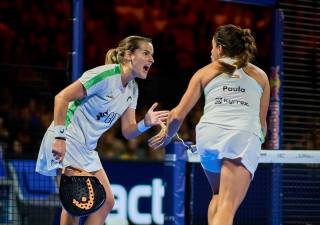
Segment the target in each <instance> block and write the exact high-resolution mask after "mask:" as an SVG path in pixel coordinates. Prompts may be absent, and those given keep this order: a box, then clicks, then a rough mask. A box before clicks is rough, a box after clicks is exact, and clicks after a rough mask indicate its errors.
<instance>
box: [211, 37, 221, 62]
mask: <svg viewBox="0 0 320 225" xmlns="http://www.w3.org/2000/svg"><path fill="white" fill-rule="evenodd" d="M219 51H220V50H219V47H218V46H217V43H216V41H215V40H214V38H213V39H212V49H211V61H212V62H213V61H214V60H216V59H218V58H220V57H219Z"/></svg>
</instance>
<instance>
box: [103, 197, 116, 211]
mask: <svg viewBox="0 0 320 225" xmlns="http://www.w3.org/2000/svg"><path fill="white" fill-rule="evenodd" d="M114 204H115V200H114V197H113V196H108V197H107V199H106V201H105V203H104V207H103V208H104V210H105V212H106V213H109V212H110V211H111V210H112V208H113V206H114Z"/></svg>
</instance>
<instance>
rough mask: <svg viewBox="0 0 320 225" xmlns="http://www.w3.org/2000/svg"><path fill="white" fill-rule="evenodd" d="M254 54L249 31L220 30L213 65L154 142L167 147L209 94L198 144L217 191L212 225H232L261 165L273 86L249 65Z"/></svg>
mask: <svg viewBox="0 0 320 225" xmlns="http://www.w3.org/2000/svg"><path fill="white" fill-rule="evenodd" d="M255 50H256V46H255V40H254V38H253V36H252V35H251V32H250V30H249V29H241V28H239V27H236V26H234V25H223V26H220V27H218V29H217V31H216V33H215V34H214V36H213V39H212V50H211V59H212V63H210V64H208V65H207V66H205V67H203V68H201V69H200V70H198V71H197V72H196V73H195V74H194V75H193V77H192V79H191V81H190V82H189V86H188V88H187V90H186V92H185V94H184V96H183V97H182V99H181V101H180V103H179V104H178V106H176V107H175V108H174V109H173V110H172V111H171V112H170V114H169V117H168V122H167V127H165V126H163V129H162V130H161V131H160V132H159V134H158V135H156V136H154V137H153V138H151V139H150V140H149V141H150V142H149V144H150V147H152V148H155V149H157V148H159V147H162V146H164V145H167V144H168V143H169V142H170V141H171V138H172V137H173V136H175V134H176V132H177V131H178V130H179V128H180V126H181V125H182V122H183V120H184V118H185V117H186V115H187V114H188V113H189V111H190V110H191V109H192V108H193V106H194V105H195V104H196V102H197V101H198V100H199V98H200V97H201V94H202V90H203V91H204V94H205V98H206V102H205V106H204V114H203V116H202V117H201V119H200V122H199V123H198V125H197V128H196V140H197V149H198V151H199V154H200V162H201V165H202V167H203V169H204V172H205V174H206V176H207V178H208V180H209V183H210V185H211V189H212V191H213V197H212V200H211V202H210V205H209V209H208V224H209V225H232V224H233V219H234V215H235V213H236V211H237V209H238V207H239V205H240V204H241V202H242V201H243V199H244V197H245V195H246V193H247V190H248V188H249V185H250V182H251V179H252V178H253V176H254V172H255V170H256V168H257V165H258V161H259V152H260V150H261V143H262V142H263V141H262V140H263V139H264V136H265V133H266V130H267V129H266V128H267V123H266V117H267V111H268V106H269V95H270V87H269V81H268V77H267V75H266V74H265V73H264V72H263V71H262V70H261V69H260V68H258V67H257V66H255V65H253V64H251V63H250V61H251V59H252V58H253V55H254V53H255ZM262 131H263V134H262Z"/></svg>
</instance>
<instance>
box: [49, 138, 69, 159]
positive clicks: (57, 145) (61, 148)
mask: <svg viewBox="0 0 320 225" xmlns="http://www.w3.org/2000/svg"><path fill="white" fill-rule="evenodd" d="M65 154H66V141H65V140H60V139H54V141H53V145H52V155H53V157H54V158H55V160H56V161H59V162H62V161H63V159H64V155H65Z"/></svg>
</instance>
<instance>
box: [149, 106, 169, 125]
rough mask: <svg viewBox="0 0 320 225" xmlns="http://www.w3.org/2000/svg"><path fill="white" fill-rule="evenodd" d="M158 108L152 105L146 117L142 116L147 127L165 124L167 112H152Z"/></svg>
mask: <svg viewBox="0 0 320 225" xmlns="http://www.w3.org/2000/svg"><path fill="white" fill-rule="evenodd" d="M157 106H158V103H157V102H156V103H154V104H153V105H152V106H151V107H150V109H149V110H148V112H147V113H146V115H145V116H144V123H145V125H147V126H150V127H151V126H155V125H161V123H166V121H167V118H168V114H169V110H161V111H154V109H155V108H156V107H157Z"/></svg>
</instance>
